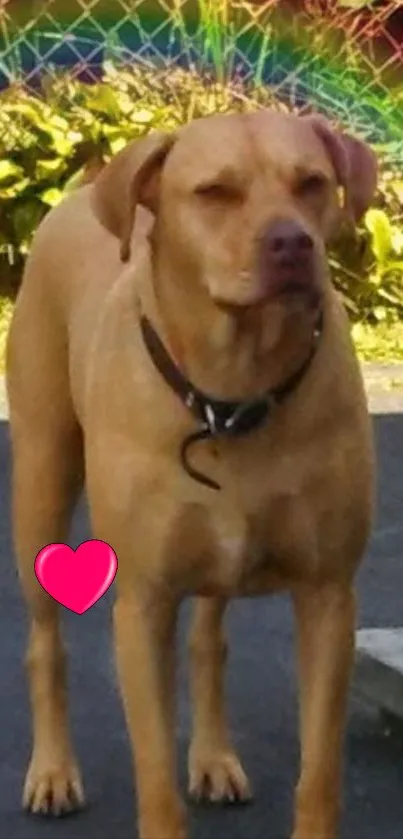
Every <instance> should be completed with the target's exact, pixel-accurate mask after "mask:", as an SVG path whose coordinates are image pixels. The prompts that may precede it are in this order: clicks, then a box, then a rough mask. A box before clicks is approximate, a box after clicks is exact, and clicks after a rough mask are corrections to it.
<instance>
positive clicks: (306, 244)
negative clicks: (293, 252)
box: [296, 233, 313, 251]
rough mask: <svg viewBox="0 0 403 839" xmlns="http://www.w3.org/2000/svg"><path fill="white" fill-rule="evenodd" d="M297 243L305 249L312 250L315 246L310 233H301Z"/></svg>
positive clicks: (300, 247) (301, 248)
mask: <svg viewBox="0 0 403 839" xmlns="http://www.w3.org/2000/svg"><path fill="white" fill-rule="evenodd" d="M296 244H297V245H298V248H299V249H300V250H303V251H310V250H312V247H313V241H312V239H311V237H310V236H309V234H308V233H300V235H299V236H298V237H297V240H296Z"/></svg>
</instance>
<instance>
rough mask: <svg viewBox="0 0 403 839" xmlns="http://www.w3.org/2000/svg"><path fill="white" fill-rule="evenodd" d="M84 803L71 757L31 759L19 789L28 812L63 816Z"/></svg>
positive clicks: (77, 774)
mask: <svg viewBox="0 0 403 839" xmlns="http://www.w3.org/2000/svg"><path fill="white" fill-rule="evenodd" d="M84 804H85V798H84V791H83V785H82V782H81V777H80V772H79V770H78V768H77V766H76V764H75V763H74V761H73V760H66V761H61V762H59V763H49V762H46V763H45V762H44V761H42V762H41V761H38V760H35V758H33V759H32V761H31V764H30V766H29V769H28V772H27V777H26V781H25V786H24V792H23V807H24V809H25V810H27V811H29V812H30V813H35V814H38V815H39V814H41V815H50V816H63V815H67V814H68V813H72V812H74V811H75V810H79V809H82V808H83V807H84Z"/></svg>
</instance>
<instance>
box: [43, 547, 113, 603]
mask: <svg viewBox="0 0 403 839" xmlns="http://www.w3.org/2000/svg"><path fill="white" fill-rule="evenodd" d="M117 570H118V561H117V557H116V554H115V551H114V550H113V549H112V548H111V547H110V545H108V544H107V542H101V541H100V540H99V539H89V540H88V542H82V544H81V545H79V547H78V548H77V550H76V551H73V548H70V547H69V546H68V545H64V544H63V543H61V544H59V543H58V542H54V543H53V544H51V545H46V546H45V547H44V548H42V550H41V551H39V553H38V555H37V557H36V559H35V574H36V576H37V578H38V580H39V582H40V584H41V586H42V588H44V589H45V591H47V593H48V594H50V596H51V597H53V599H54V600H57V602H58V603H61V605H62V606H65V607H66V608H67V609H70V610H71V611H72V612H76V614H77V615H82V614H83V613H84V612H86V611H87V610H88V609H90V608H91V606H93V605H94V603H96V602H97V601H98V600H100V598H101V597H102V596H103V595H104V594H105V592H106V591H108V588H109V587H110V586H111V585H112V583H113V581H114V579H115V576H116V571H117Z"/></svg>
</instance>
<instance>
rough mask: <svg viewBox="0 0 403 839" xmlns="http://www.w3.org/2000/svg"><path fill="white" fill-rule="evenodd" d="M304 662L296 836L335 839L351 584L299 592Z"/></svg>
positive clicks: (351, 640)
mask: <svg viewBox="0 0 403 839" xmlns="http://www.w3.org/2000/svg"><path fill="white" fill-rule="evenodd" d="M293 594H294V605H295V613H296V620H297V634H298V654H299V666H300V712H301V713H300V724H301V768H300V778H299V783H298V788H297V794H296V811H295V823H294V832H293V839H335V837H336V834H337V828H338V820H339V810H340V801H341V786H342V757H343V743H344V736H343V735H344V727H345V719H346V705H347V697H348V687H349V678H350V673H351V667H352V660H353V651H354V627H355V597H354V592H353V590H352V588H351V587H350V585H348V584H341V583H340V584H335V583H334V584H327V585H321V586H320V587H318V586H315V587H313V586H300V587H298V589H297V590H295V591H294V593H293Z"/></svg>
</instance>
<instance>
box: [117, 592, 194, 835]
mask: <svg viewBox="0 0 403 839" xmlns="http://www.w3.org/2000/svg"><path fill="white" fill-rule="evenodd" d="M175 618H176V604H174V603H173V602H172V601H169V600H166V601H165V600H164V599H163V598H162V596H161V592H157V591H156V592H154V593H150V592H149V591H147V590H143V587H142V586H139V588H138V590H136V591H133V590H132V591H130V592H127V591H125V592H124V594H120V596H119V597H118V599H117V602H116V605H115V609H114V626H115V642H116V655H117V667H118V673H119V679H120V685H121V690H122V696H123V703H124V708H125V714H126V721H127V726H128V729H129V734H130V739H131V743H132V750H133V758H134V764H135V769H136V787H137V803H138V821H139V835H140V837H141V839H185V836H186V830H185V819H184V812H183V806H182V802H181V800H180V798H179V794H178V791H177V788H176V765H175V743H174V737H175V724H174V644H175V623H176V620H175Z"/></svg>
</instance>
